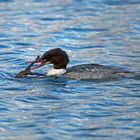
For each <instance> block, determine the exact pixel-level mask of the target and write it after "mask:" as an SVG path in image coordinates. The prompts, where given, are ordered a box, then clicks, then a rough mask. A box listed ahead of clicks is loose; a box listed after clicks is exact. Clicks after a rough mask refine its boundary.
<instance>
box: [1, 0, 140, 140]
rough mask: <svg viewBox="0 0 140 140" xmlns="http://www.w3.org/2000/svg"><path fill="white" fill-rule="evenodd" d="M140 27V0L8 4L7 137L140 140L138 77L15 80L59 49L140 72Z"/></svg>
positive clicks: (4, 45)
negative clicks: (29, 64) (30, 64)
mask: <svg viewBox="0 0 140 140" xmlns="http://www.w3.org/2000/svg"><path fill="white" fill-rule="evenodd" d="M139 23H140V1H139V0H124V1H123V0H85V1H84V0H67V1H66V0H54V1H51V0H26V1H22V0H0V58H1V59H0V139H1V140H15V139H17V140H18V139H21V140H63V139H65V140H93V139H94V140H118V139H121V140H139V139H140V133H139V132H140V80H138V79H121V80H118V81H110V82H93V81H77V80H66V79H59V78H58V79H54V78H33V77H29V78H23V79H17V78H14V76H15V74H16V73H17V72H19V71H21V70H23V69H24V68H25V67H26V65H25V62H27V61H30V60H33V59H34V58H36V56H37V55H38V54H42V53H44V52H45V51H46V50H49V49H52V48H56V47H60V48H62V49H64V50H66V51H67V52H68V54H69V57H70V60H71V61H70V63H69V66H72V65H76V64H82V63H98V64H105V65H111V66H117V67H121V68H123V69H126V70H131V71H134V72H140V45H139V44H140V24H139ZM45 70H46V71H47V67H44V68H42V69H39V70H38V71H39V72H45Z"/></svg>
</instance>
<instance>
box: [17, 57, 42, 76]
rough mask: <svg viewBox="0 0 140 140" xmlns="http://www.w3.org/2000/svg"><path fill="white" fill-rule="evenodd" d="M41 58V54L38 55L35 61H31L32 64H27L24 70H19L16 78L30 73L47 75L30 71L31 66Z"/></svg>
mask: <svg viewBox="0 0 140 140" xmlns="http://www.w3.org/2000/svg"><path fill="white" fill-rule="evenodd" d="M39 59H40V56H39V55H38V56H37V57H36V59H35V60H34V61H32V62H29V63H30V65H29V66H27V67H26V68H25V70H22V71H20V72H18V73H17V74H16V75H15V78H26V77H28V75H36V76H45V74H39V73H33V72H31V71H30V70H31V67H32V66H33V65H34V63H36V62H37V61H38V60H39Z"/></svg>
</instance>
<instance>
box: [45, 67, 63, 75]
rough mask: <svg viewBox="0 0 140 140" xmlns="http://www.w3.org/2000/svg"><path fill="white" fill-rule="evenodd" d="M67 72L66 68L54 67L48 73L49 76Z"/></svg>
mask: <svg viewBox="0 0 140 140" xmlns="http://www.w3.org/2000/svg"><path fill="white" fill-rule="evenodd" d="M65 72H66V69H55V68H52V69H50V70H49V71H48V73H47V75H48V76H60V75H62V74H64V73H65Z"/></svg>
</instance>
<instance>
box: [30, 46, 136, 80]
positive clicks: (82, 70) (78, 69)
mask: <svg viewBox="0 0 140 140" xmlns="http://www.w3.org/2000/svg"><path fill="white" fill-rule="evenodd" d="M36 63H39V65H37V66H35V67H33V68H31V69H30V70H35V69H37V68H39V67H42V66H44V65H45V64H53V68H52V69H51V70H49V71H48V73H47V75H48V76H57V77H59V76H60V77H61V76H62V77H66V78H69V79H78V80H86V79H89V80H106V79H116V78H119V77H131V76H132V75H133V74H134V73H133V72H129V71H125V70H121V69H118V68H113V67H110V66H104V65H99V64H81V65H76V66H72V67H70V68H67V64H68V63H69V57H68V55H67V53H66V52H65V51H64V50H62V49H60V48H55V49H51V50H49V51H47V52H45V53H44V54H43V55H42V56H41V57H40V58H39V59H38V60H37V61H36Z"/></svg>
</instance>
